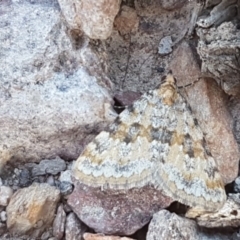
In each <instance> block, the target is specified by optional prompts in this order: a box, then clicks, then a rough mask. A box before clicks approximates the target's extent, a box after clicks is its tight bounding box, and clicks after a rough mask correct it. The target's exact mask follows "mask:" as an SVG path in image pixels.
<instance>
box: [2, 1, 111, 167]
mask: <svg viewBox="0 0 240 240" xmlns="http://www.w3.org/2000/svg"><path fill="white" fill-rule="evenodd" d="M0 12H1V14H0V26H1V27H0V41H1V50H0V54H1V59H4V61H2V62H1V68H2V71H1V81H0V132H1V135H0V168H1V167H2V165H3V164H4V163H5V162H6V161H9V160H10V159H11V160H13V161H14V160H15V161H16V160H17V161H18V162H19V161H29V160H31V161H39V160H40V159H44V158H54V157H56V156H61V157H63V158H65V159H66V158H67V159H74V158H77V157H78V155H79V153H80V152H81V150H82V148H81V146H83V145H84V144H85V141H89V140H88V139H89V138H91V133H92V132H93V128H94V129H95V131H98V127H100V128H101V127H102V126H100V125H99V124H100V123H101V122H103V121H104V122H105V123H106V122H108V121H109V120H110V119H111V120H112V116H111V110H110V105H111V97H110V95H109V93H108V91H107V90H106V84H105V80H106V81H108V80H107V79H108V78H107V77H106V75H105V73H104V70H103V69H102V68H101V66H102V65H101V61H100V59H99V58H98V54H97V53H96V54H95V53H94V52H93V51H92V50H91V49H90V48H89V47H88V46H87V43H86V46H85V45H84V46H85V47H82V48H81V50H78V46H77V43H75V42H74V40H73V39H72V36H69V35H67V33H68V29H67V28H66V26H65V25H64V24H63V19H62V18H61V15H60V9H59V7H58V4H57V2H56V1H55V0H52V1H40V2H38V3H37V4H34V2H32V1H3V2H2V3H1V4H0ZM88 15H89V14H88ZM89 16H90V15H89ZM91 17H92V16H91ZM76 41H77V40H76ZM79 41H81V40H79ZM84 65H88V66H89V67H88V68H86V67H84ZM98 72H101V73H98ZM103 78H105V79H104V80H103ZM99 83H100V84H102V86H99ZM93 126H94V127H93Z"/></svg>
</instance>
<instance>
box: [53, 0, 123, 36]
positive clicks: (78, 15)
mask: <svg viewBox="0 0 240 240" xmlns="http://www.w3.org/2000/svg"><path fill="white" fill-rule="evenodd" d="M58 2H59V5H60V7H61V10H62V12H63V15H64V16H65V18H66V21H67V22H68V24H69V26H70V27H71V28H72V29H74V28H79V27H80V26H81V29H82V30H83V31H84V33H85V34H86V35H87V36H88V37H89V38H92V39H106V38H108V37H109V36H110V34H111V32H112V28H113V21H114V18H115V16H116V15H117V13H118V11H119V8H120V3H121V1H120V0H99V1H98V3H97V4H96V2H95V1H93V0H87V1H75V0H71V1H66V0H58Z"/></svg>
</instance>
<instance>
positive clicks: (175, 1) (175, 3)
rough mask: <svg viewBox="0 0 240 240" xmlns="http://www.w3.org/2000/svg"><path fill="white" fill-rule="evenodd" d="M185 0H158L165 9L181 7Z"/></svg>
mask: <svg viewBox="0 0 240 240" xmlns="http://www.w3.org/2000/svg"><path fill="white" fill-rule="evenodd" d="M186 2H187V0H170V1H169V0H160V4H161V6H162V7H163V8H164V9H166V10H173V9H178V8H181V7H182V6H183V5H184V4H185V3H186Z"/></svg>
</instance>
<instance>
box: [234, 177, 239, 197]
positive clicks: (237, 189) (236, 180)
mask: <svg viewBox="0 0 240 240" xmlns="http://www.w3.org/2000/svg"><path fill="white" fill-rule="evenodd" d="M233 190H234V192H236V193H240V177H237V178H236V179H235V181H234V183H233Z"/></svg>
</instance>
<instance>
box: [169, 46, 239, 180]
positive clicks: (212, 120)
mask: <svg viewBox="0 0 240 240" xmlns="http://www.w3.org/2000/svg"><path fill="white" fill-rule="evenodd" d="M170 68H171V69H172V70H173V74H174V76H175V77H176V79H177V84H178V86H185V85H188V84H192V83H194V84H192V85H191V86H189V87H185V88H184V90H182V91H181V93H182V94H183V95H185V98H186V99H187V101H188V103H189V104H190V106H191V108H192V111H193V114H194V115H195V117H196V118H197V120H198V122H199V125H200V127H201V128H202V130H203V132H204V133H205V134H206V141H207V144H208V147H209V149H210V151H211V153H212V155H213V157H214V159H215V161H216V162H217V165H218V169H219V171H220V173H221V175H222V177H223V181H224V183H225V184H227V183H230V182H232V181H233V180H234V179H235V178H236V177H237V174H238V162H239V150H238V145H237V142H236V140H235V137H234V135H233V133H232V130H233V119H232V116H231V115H230V112H229V110H228V108H227V100H228V97H227V96H226V94H225V93H224V92H223V91H222V90H221V89H220V88H219V86H218V85H217V83H216V82H215V81H214V80H213V79H210V78H201V79H200V80H199V81H197V80H198V79H199V77H200V76H201V73H200V69H199V66H198V64H197V61H196V57H195V56H194V53H193V51H192V49H191V47H190V45H189V44H188V43H187V42H182V43H181V45H180V46H179V47H178V49H177V50H176V51H175V52H174V55H173V60H172V62H171V64H170ZM180 90H181V89H180Z"/></svg>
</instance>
